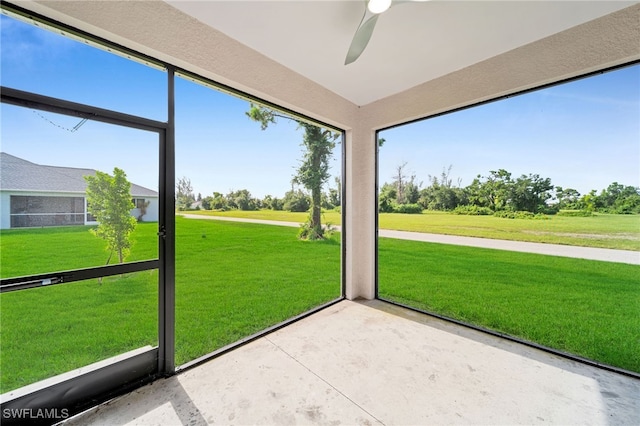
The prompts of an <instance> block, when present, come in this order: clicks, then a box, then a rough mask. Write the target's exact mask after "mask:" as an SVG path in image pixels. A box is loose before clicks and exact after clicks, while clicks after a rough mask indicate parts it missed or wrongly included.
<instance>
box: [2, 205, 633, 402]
mask: <svg viewBox="0 0 640 426" xmlns="http://www.w3.org/2000/svg"><path fill="white" fill-rule="evenodd" d="M425 216H429V215H425ZM303 219H304V217H303ZM505 220H506V219H505ZM176 225H177V239H176V240H177V241H176V269H177V271H178V272H177V277H176V280H177V282H176V293H177V295H176V297H177V300H176V329H177V333H176V334H177V337H176V339H177V341H176V361H177V364H178V365H179V364H182V363H184V362H187V361H189V360H192V359H194V358H196V357H198V356H200V355H203V354H206V353H208V352H210V351H213V350H215V349H217V348H219V347H221V346H224V345H226V344H228V343H231V342H234V341H236V340H238V339H240V338H242V337H245V336H247V335H250V334H252V333H254V332H256V331H258V330H261V329H264V328H266V327H268V326H270V325H273V324H275V323H277V322H280V321H282V320H284V319H286V318H289V317H291V316H293V315H296V314H298V313H301V312H303V311H305V310H307V309H309V308H311V307H313V306H317V305H319V304H321V303H324V302H327V301H329V300H332V299H334V298H336V297H338V296H339V294H340V244H339V242H338V241H339V239H338V238H339V236H338V235H335V236H334V239H332V240H330V241H325V242H304V241H299V240H297V239H296V233H297V229H296V228H288V227H278V226H268V225H258V224H247V223H234V222H222V221H211V220H189V219H183V218H177V220H176ZM156 228H157V225H156V224H140V226H138V228H137V230H136V232H135V235H134V239H135V240H136V242H135V244H134V246H133V248H132V254H131V256H130V258H129V260H138V259H148V258H153V257H155V256H156V253H157V248H156ZM106 258H107V253H106V252H105V250H104V243H103V242H102V241H101V240H99V239H98V238H96V237H94V236H93V235H92V234H91V233H90V232H89V230H88V228H86V227H68V228H46V229H25V230H8V231H2V234H1V235H0V265H1V266H2V269H1V273H2V276H3V277H8V276H19V275H27V274H31V273H38V272H47V271H52V270H64V269H72V268H79V267H89V266H97V265H102V264H104V262H105V260H106ZM379 262H380V268H379V274H380V295H381V296H382V297H384V298H388V299H393V300H397V301H400V302H403V303H407V304H410V305H412V306H416V307H419V308H423V309H427V310H431V311H434V312H438V313H441V314H443V315H447V316H451V317H453V318H458V319H461V320H465V321H469V322H472V323H475V324H478V325H482V326H484V327H489V328H493V329H496V330H499V331H502V332H506V333H509V334H513V335H516V336H520V337H523V338H525V339H529V340H532V341H535V342H538V343H541V344H544V345H548V346H552V347H555V348H558V349H561V350H566V351H570V352H573V353H576V354H579V355H582V356H586V357H590V358H593V359H596V360H598V361H600V362H604V363H607V364H612V365H615V366H618V367H622V368H626V369H630V370H634V371H640V357H638V355H637V354H638V353H640V341H639V340H638V337H637V336H638V334H637V333H638V330H639V329H640V316H639V315H638V312H639V311H640V291H639V286H640V282H639V279H638V277H639V276H640V267H638V266H632V265H623V264H615V263H607V262H595V261H587V260H580V259H568V258H561V257H552V256H542V255H535V254H526V253H512V252H506V251H497V250H488V249H477V248H468V247H458V246H449V245H440V244H429V243H420V242H413V241H402V240H392V239H384V238H383V239H381V240H380V252H379ZM156 305H157V275H156V273H155V272H141V273H136V274H128V275H125V276H122V277H111V278H107V279H104V280H103V281H102V283H99V282H98V281H97V280H89V281H85V282H78V283H70V284H64V285H56V286H51V287H45V288H39V289H31V290H23V291H16V292H10V293H5V294H2V295H0V308H1V320H2V321H1V323H0V333H1V342H0V343H1V345H2V347H1V351H2V356H1V359H0V368H1V374H2V391H3V392H5V391H7V390H10V389H13V388H16V387H19V386H23V385H25V384H28V383H31V382H33V381H36V380H40V379H43V378H46V377H49V376H52V375H54V374H59V373H61V372H65V371H68V370H71V369H74V368H78V367H81V366H83V365H86V364H89V363H91V362H95V361H97V360H100V359H104V358H106V357H110V356H113V355H116V354H119V353H122V352H125V351H128V350H132V349H135V348H137V347H140V346H144V345H156V344H157V330H156V328H157V324H156V323H157V307H156Z"/></svg>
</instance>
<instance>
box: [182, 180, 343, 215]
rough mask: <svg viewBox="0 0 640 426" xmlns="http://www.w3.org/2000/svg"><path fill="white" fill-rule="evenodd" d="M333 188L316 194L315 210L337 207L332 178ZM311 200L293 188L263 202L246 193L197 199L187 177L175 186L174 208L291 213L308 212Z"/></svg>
mask: <svg viewBox="0 0 640 426" xmlns="http://www.w3.org/2000/svg"><path fill="white" fill-rule="evenodd" d="M335 184H336V186H335V187H330V188H329V189H328V190H327V191H322V190H321V189H320V190H319V194H320V197H319V198H320V201H319V202H318V206H319V207H320V208H322V209H325V210H332V209H336V208H339V207H340V179H339V178H335ZM312 201H313V196H312V195H311V194H310V193H309V192H307V191H305V190H303V189H301V188H299V187H297V186H296V185H295V184H292V187H291V190H289V191H287V192H286V193H285V194H284V196H283V197H282V198H278V197H275V196H272V195H266V196H265V197H263V198H258V197H254V196H252V195H251V192H250V191H249V190H248V189H239V190H231V191H229V192H227V193H226V194H223V193H221V192H215V191H214V192H213V194H212V195H209V196H204V197H203V196H202V194H198V195H197V196H196V195H195V194H194V192H193V188H192V186H191V181H190V179H188V178H187V177H182V178H180V179H178V183H177V185H176V207H177V209H178V210H191V209H203V210H218V211H226V210H245V211H247V210H248V211H250V210H261V209H268V210H284V211H290V212H308V211H309V210H310V209H311V207H312Z"/></svg>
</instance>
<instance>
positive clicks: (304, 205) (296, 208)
mask: <svg viewBox="0 0 640 426" xmlns="http://www.w3.org/2000/svg"><path fill="white" fill-rule="evenodd" d="M283 201H284V205H283V209H284V210H287V211H290V212H306V211H309V207H311V200H310V199H309V196H308V195H307V194H305V193H304V192H302V191H300V190H297V191H289V192H287V193H286V194H285V195H284V200H283Z"/></svg>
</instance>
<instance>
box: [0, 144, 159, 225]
mask: <svg viewBox="0 0 640 426" xmlns="http://www.w3.org/2000/svg"><path fill="white" fill-rule="evenodd" d="M95 173H96V171H95V170H93V169H77V168H73V167H56V166H43V165H40V164H35V163H32V162H30V161H27V160H23V159H22V158H18V157H14V156H13V155H10V154H7V153H5V152H0V229H7V228H24V227H42V226H62V225H92V224H96V223H97V222H96V221H95V218H93V217H92V216H91V215H90V214H89V212H88V211H87V200H86V190H87V182H86V181H85V179H84V176H88V175H92V176H93V175H95ZM131 197H132V201H133V204H134V205H135V208H134V209H132V210H131V215H132V216H134V217H135V218H137V219H138V220H141V221H143V222H155V221H157V220H158V193H157V192H156V191H152V190H151V189H147V188H144V187H142V186H139V185H136V184H134V183H132V184H131ZM147 203H148V204H147ZM145 205H146V211H144V210H145Z"/></svg>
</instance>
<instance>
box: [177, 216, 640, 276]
mask: <svg viewBox="0 0 640 426" xmlns="http://www.w3.org/2000/svg"><path fill="white" fill-rule="evenodd" d="M182 216H184V217H186V218H188V219H211V220H223V221H230V222H247V223H260V224H264V225H276V226H290V227H295V228H297V227H299V226H300V223H298V222H277V221H274V220H261V219H241V218H235V217H222V216H204V215H196V214H183V215H182ZM335 228H337V230H340V227H339V226H336V227H335ZM378 235H379V236H380V237H384V238H396V239H400V240H412V241H423V242H428V243H440V244H452V245H458V246H469V247H482V248H490V249H496V250H508V251H519V252H524V253H537V254H546V255H550V256H564V257H575V258H579V259H589V260H602V261H605V262H618V263H628V264H631V265H640V252H637V251H631V250H613V249H602V248H593V247H577V246H565V245H560V244H544V243H530V242H524V241H509V240H493V239H489V238H477V237H459V236H455V235H441V234H426V233H422V232H407V231H393V230H390V229H380V230H379V231H378Z"/></svg>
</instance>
